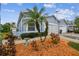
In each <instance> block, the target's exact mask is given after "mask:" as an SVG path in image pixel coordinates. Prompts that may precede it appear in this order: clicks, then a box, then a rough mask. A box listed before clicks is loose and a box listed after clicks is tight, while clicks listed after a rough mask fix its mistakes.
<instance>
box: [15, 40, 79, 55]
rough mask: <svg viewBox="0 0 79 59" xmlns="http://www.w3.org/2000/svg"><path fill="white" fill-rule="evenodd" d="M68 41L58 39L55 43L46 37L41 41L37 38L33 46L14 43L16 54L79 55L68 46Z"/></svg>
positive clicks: (31, 44)
mask: <svg viewBox="0 0 79 59" xmlns="http://www.w3.org/2000/svg"><path fill="white" fill-rule="evenodd" d="M67 43H68V41H64V40H62V39H61V40H60V43H58V44H57V45H55V44H53V43H52V41H51V39H46V40H45V41H44V42H43V43H41V41H40V40H37V41H36V43H35V46H34V47H33V43H30V44H29V45H28V46H25V45H24V44H17V45H16V56H79V53H78V51H76V50H75V49H73V48H71V47H69V46H68V44H67Z"/></svg>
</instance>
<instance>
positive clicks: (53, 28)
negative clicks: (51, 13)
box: [48, 24, 58, 34]
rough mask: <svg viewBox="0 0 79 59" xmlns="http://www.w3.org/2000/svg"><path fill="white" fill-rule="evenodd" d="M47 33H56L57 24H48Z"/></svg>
mask: <svg viewBox="0 0 79 59" xmlns="http://www.w3.org/2000/svg"><path fill="white" fill-rule="evenodd" d="M48 31H49V34H50V33H51V32H52V33H56V34H58V25H57V24H49V30H48Z"/></svg>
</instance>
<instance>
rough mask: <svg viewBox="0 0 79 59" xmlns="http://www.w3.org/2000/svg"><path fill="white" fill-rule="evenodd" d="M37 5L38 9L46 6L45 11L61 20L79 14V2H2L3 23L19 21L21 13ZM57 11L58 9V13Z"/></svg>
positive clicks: (69, 18)
mask: <svg viewBox="0 0 79 59" xmlns="http://www.w3.org/2000/svg"><path fill="white" fill-rule="evenodd" d="M35 5H36V6H37V7H38V9H40V8H42V7H45V8H46V11H45V13H48V14H49V15H55V16H56V17H57V18H58V19H59V20H60V19H67V20H73V19H74V18H75V17H76V16H79V4H77V3H57V4H56V3H46V4H45V3H5V4H1V11H0V13H1V23H2V24H4V23H6V22H16V23H17V21H18V17H19V13H20V12H21V11H22V10H26V9H27V8H30V9H31V8H33V7H34V6H35ZM56 11H58V12H57V13H56Z"/></svg>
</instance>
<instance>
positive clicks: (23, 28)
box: [16, 10, 67, 36]
mask: <svg viewBox="0 0 79 59" xmlns="http://www.w3.org/2000/svg"><path fill="white" fill-rule="evenodd" d="M27 12H28V11H27V10H25V11H22V12H21V13H20V15H19V19H18V23H17V32H16V33H17V35H18V36H19V35H20V34H22V33H32V32H37V29H36V27H35V24H34V23H33V22H31V23H30V24H29V23H28V20H29V19H30V17H29V16H28V15H26V14H27ZM47 21H48V28H49V29H48V34H50V33H51V32H52V33H56V34H58V33H59V31H60V29H61V28H60V27H62V28H66V27H65V26H66V25H64V26H60V25H61V24H60V23H62V22H60V21H59V20H58V19H57V18H56V17H55V16H54V15H51V16H48V17H47ZM62 25H63V23H62ZM41 28H42V29H41ZM40 30H41V31H42V32H43V31H45V22H42V26H41V27H40ZM66 30H67V29H64V30H62V32H63V33H66Z"/></svg>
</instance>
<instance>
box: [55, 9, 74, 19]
mask: <svg viewBox="0 0 79 59" xmlns="http://www.w3.org/2000/svg"><path fill="white" fill-rule="evenodd" d="M54 15H55V16H56V17H57V18H58V19H72V18H73V16H74V15H75V12H74V11H73V10H71V9H60V8H58V9H57V10H56V13H55V14H54Z"/></svg>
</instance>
